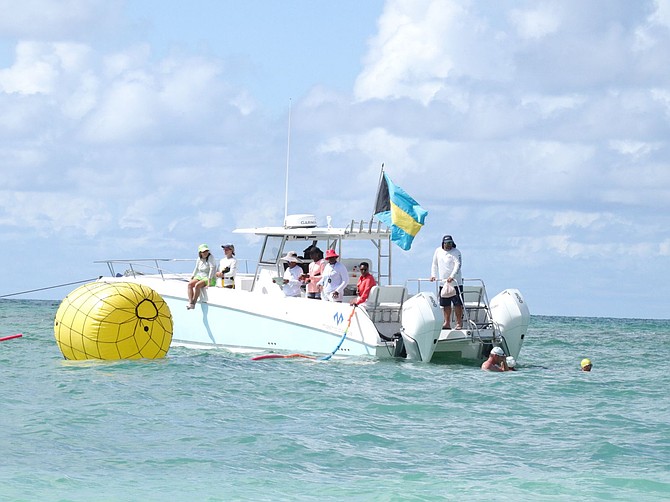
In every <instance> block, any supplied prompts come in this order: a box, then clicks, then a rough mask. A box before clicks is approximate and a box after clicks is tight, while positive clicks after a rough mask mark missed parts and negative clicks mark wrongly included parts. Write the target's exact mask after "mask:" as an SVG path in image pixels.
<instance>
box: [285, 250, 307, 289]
mask: <svg viewBox="0 0 670 502" xmlns="http://www.w3.org/2000/svg"><path fill="white" fill-rule="evenodd" d="M281 260H282V261H285V262H286V263H287V264H288V266H287V267H286V270H284V277H283V279H282V285H283V286H282V289H283V291H284V296H293V297H298V296H300V284H301V282H300V276H301V275H302V268H300V267H299V266H298V263H299V262H300V259H299V258H298V254H297V253H296V252H295V251H289V252H288V253H286V256H284V257H283V258H282V259H281Z"/></svg>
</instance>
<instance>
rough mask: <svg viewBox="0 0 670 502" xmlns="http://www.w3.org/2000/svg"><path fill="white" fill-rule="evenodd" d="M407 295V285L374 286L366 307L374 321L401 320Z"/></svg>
mask: <svg viewBox="0 0 670 502" xmlns="http://www.w3.org/2000/svg"><path fill="white" fill-rule="evenodd" d="M407 296H408V294H407V288H406V287H405V286H372V289H371V290H370V295H369V296H368V300H367V302H366V307H365V309H366V310H367V311H368V314H369V315H370V319H372V321H373V322H400V310H401V309H402V305H403V303H405V300H406V299H407Z"/></svg>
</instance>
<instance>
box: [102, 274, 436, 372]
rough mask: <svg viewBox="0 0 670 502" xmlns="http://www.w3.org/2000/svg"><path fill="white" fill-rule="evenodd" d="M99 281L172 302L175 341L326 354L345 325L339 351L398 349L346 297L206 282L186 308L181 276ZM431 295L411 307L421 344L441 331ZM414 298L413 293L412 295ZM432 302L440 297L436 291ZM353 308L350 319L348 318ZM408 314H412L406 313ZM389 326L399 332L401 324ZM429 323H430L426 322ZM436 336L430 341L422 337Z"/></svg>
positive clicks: (384, 353)
mask: <svg viewBox="0 0 670 502" xmlns="http://www.w3.org/2000/svg"><path fill="white" fill-rule="evenodd" d="M100 280H101V281H126V282H139V283H141V284H144V285H147V286H149V287H151V288H152V289H154V290H155V291H156V292H157V293H158V294H160V295H161V297H162V298H163V299H164V300H165V302H166V303H167V304H168V306H169V307H170V311H171V312H172V317H173V324H174V334H173V341H172V344H173V345H180V346H187V347H197V348H216V347H222V348H226V349H229V350H233V351H238V352H258V351H272V352H274V351H277V352H305V353H308V354H317V355H318V354H328V353H331V352H333V351H334V350H335V348H336V347H337V346H338V344H339V342H340V340H341V339H342V337H343V335H344V332H345V330H346V336H345V339H344V341H343V343H342V344H341V346H340V347H339V348H338V349H337V350H336V354H335V357H340V356H372V357H380V358H390V357H393V355H394V345H395V343H394V342H393V341H385V340H383V339H381V338H380V336H379V331H378V329H377V327H376V326H375V324H374V323H373V322H372V320H371V319H370V317H369V315H368V313H367V311H366V310H365V308H363V307H352V306H350V305H349V304H347V303H335V302H325V301H318V300H309V299H306V298H286V297H283V296H281V295H279V296H274V295H268V294H263V293H252V292H248V291H240V290H231V289H225V288H207V290H206V294H205V297H204V298H202V299H201V301H199V302H198V303H196V306H195V308H194V309H192V310H189V309H187V308H186V305H187V303H188V300H187V298H186V295H185V291H186V283H185V281H183V280H164V279H162V278H159V277H152V276H136V277H120V278H103V279H100ZM430 297H432V295H426V294H422V296H421V298H420V299H416V300H414V301H412V302H410V301H409V300H408V304H409V305H410V306H412V305H414V307H412V308H411V309H410V310H411V311H414V310H416V311H420V312H421V314H422V317H421V318H420V319H415V320H413V321H412V326H411V333H412V335H413V337H415V338H416V339H418V340H419V342H420V344H421V346H422V347H424V346H427V345H429V344H432V340H433V338H435V339H436V338H437V336H438V335H439V328H437V329H435V326H437V324H439V321H437V320H436V318H435V316H434V315H433V317H432V318H431V312H432V311H431V310H430V309H428V310H426V309H425V307H424V308H423V309H422V308H420V305H423V304H426V303H428V304H430ZM410 300H411V299H410ZM433 303H436V301H435V299H434V297H433ZM352 309H354V314H353V316H352V319H351V324H350V325H349V326H348V329H347V324H348V323H347V320H348V319H349V315H350V314H351V312H352ZM408 317H410V318H411V317H412V316H410V315H409V314H408ZM394 324H395V327H393V326H389V325H388V324H387V325H386V326H385V328H386V329H387V330H389V329H390V331H395V332H401V331H402V330H401V324H400V323H394ZM426 326H428V327H426ZM428 337H432V338H431V339H430V341H429V342H427V341H424V340H423V338H428ZM420 350H421V351H422V354H424V356H423V357H419V358H417V360H420V361H424V362H427V361H430V356H432V351H429V350H426V349H423V348H422V349H420Z"/></svg>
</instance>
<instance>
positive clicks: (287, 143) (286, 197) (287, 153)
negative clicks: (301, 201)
mask: <svg viewBox="0 0 670 502" xmlns="http://www.w3.org/2000/svg"><path fill="white" fill-rule="evenodd" d="M287 136H288V137H287V140H286V185H285V187H284V225H286V218H287V217H288V165H289V157H290V153H291V99H290V98H289V100H288V134H287Z"/></svg>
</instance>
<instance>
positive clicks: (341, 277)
mask: <svg viewBox="0 0 670 502" xmlns="http://www.w3.org/2000/svg"><path fill="white" fill-rule="evenodd" d="M339 257H340V255H338V254H337V252H336V251H335V250H334V249H329V250H328V251H326V260H327V261H328V263H326V266H325V267H323V273H322V274H321V280H320V281H319V285H320V286H321V287H322V291H321V299H322V300H326V301H329V302H341V301H342V298H343V297H344V288H346V287H347V284H349V272H347V267H345V266H344V265H342V263H340V262H339V261H337V259H338V258H339Z"/></svg>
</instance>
